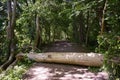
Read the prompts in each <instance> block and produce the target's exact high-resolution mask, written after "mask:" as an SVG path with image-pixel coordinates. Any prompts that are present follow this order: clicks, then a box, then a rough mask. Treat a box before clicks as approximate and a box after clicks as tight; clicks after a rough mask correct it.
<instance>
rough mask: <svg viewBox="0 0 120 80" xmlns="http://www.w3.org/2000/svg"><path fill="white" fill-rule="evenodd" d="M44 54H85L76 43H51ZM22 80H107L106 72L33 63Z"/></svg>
mask: <svg viewBox="0 0 120 80" xmlns="http://www.w3.org/2000/svg"><path fill="white" fill-rule="evenodd" d="M44 51H45V52H85V50H84V49H83V48H82V47H81V46H80V45H77V44H76V43H70V42H67V41H58V42H55V43H52V44H51V45H49V46H48V47H46V49H45V50H44ZM23 80H108V73H106V72H97V73H95V72H91V71H89V70H88V67H84V66H77V65H67V64H55V63H34V64H33V66H32V67H31V68H30V69H29V70H28V71H27V72H26V73H25V74H24V75H23Z"/></svg>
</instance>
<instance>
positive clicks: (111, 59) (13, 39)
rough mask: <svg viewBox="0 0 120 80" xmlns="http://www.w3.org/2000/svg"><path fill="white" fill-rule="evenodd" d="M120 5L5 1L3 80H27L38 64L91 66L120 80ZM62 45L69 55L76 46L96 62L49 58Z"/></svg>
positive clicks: (0, 20) (0, 4)
mask: <svg viewBox="0 0 120 80" xmlns="http://www.w3.org/2000/svg"><path fill="white" fill-rule="evenodd" d="M119 5H120V0H0V80H22V75H23V74H24V73H25V72H26V71H27V70H28V69H29V68H30V67H31V66H32V65H33V63H35V61H43V62H48V63H49V62H56V63H59V62H60V63H65V64H69V63H70V64H72V65H74V64H75V65H76V64H77V65H85V66H88V68H89V67H90V69H94V70H96V69H97V70H102V71H107V72H108V74H109V79H108V80H120V8H119ZM57 43H58V44H59V45H60V46H61V47H63V45H64V44H65V46H64V47H63V49H67V48H68V47H69V45H72V46H71V47H70V48H68V49H69V51H70V49H71V50H72V49H73V47H74V46H75V47H74V48H75V49H74V52H77V50H78V49H77V48H78V47H79V48H81V50H80V51H82V53H83V54H86V53H88V54H89V53H90V52H93V54H94V55H95V57H96V58H95V57H94V59H95V60H96V61H95V62H94V63H92V62H89V61H94V60H93V59H91V58H90V57H89V56H85V57H84V56H83V57H82V58H83V59H79V57H78V56H81V55H82V54H81V53H75V54H74V55H75V56H73V54H72V51H70V52H67V51H66V52H67V53H66V52H64V51H63V52H62V53H61V52H57V51H56V52H50V53H45V50H46V47H47V48H49V49H52V50H54V51H55V49H54V48H53V47H52V46H53V44H55V45H56V44H57ZM66 44H67V46H66ZM73 45H74V46H73ZM78 45H80V46H78ZM76 46H77V47H76ZM50 47H51V48H50ZM54 47H56V46H54ZM58 49H59V50H60V48H58ZM61 50H62V49H61ZM48 52H49V51H48ZM30 53H32V54H30ZM99 54H100V55H102V59H103V61H102V62H103V63H102V62H101V61H99ZM38 55H42V56H41V57H38ZM43 56H47V57H48V58H54V56H55V59H54V60H52V61H49V59H45V60H44V59H43ZM66 56H69V60H70V61H71V62H70V61H69V60H68V61H66V60H67V59H66V60H64V59H65V58H66ZM71 56H72V57H71ZM97 57H98V58H97ZM29 58H32V59H33V60H34V59H35V61H33V60H30V59H29ZM76 58H78V59H76ZM89 58H90V59H89ZM100 58H101V57H100ZM36 59H37V60H36ZM85 59H87V60H88V62H86V63H82V61H81V62H80V63H79V60H85ZM72 61H73V62H72ZM101 64H102V65H101ZM96 66H97V67H96ZM98 66H99V67H98ZM41 80H42V79H41ZM47 80H48V79H47ZM50 80H53V79H50ZM60 80H61V79H60ZM74 80H76V79H74ZM77 80H78V79H77ZM80 80H81V79H80ZM86 80H88V79H86ZM90 80H94V79H90ZM95 80H96V79H95ZM98 80H99V79H98ZM100 80H101V79H100Z"/></svg>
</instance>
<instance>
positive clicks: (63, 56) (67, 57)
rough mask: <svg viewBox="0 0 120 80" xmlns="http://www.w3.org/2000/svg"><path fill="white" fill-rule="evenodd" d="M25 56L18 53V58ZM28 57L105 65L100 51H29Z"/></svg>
mask: <svg viewBox="0 0 120 80" xmlns="http://www.w3.org/2000/svg"><path fill="white" fill-rule="evenodd" d="M24 56H25V54H18V55H17V56H16V58H21V57H24ZM26 57H28V58H29V59H31V60H34V61H36V62H54V63H65V64H76V65H84V66H96V67H97V66H98V67H99V66H102V65H103V55H102V54H98V53H72V52H71V53H67V52H65V53H64V52H63V53H61V52H51V53H29V54H26Z"/></svg>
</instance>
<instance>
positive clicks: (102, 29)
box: [100, 0, 108, 35]
mask: <svg viewBox="0 0 120 80" xmlns="http://www.w3.org/2000/svg"><path fill="white" fill-rule="evenodd" d="M107 2H108V0H105V3H104V8H103V14H102V20H101V32H100V34H101V35H102V34H103V32H104V29H105V25H104V23H105V22H104V17H105V10H106V7H107Z"/></svg>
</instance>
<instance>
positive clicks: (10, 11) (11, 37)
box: [1, 0, 17, 69]
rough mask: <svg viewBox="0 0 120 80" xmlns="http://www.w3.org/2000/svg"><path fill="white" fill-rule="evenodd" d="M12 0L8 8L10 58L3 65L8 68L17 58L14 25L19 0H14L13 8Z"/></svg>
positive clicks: (9, 0)
mask: <svg viewBox="0 0 120 80" xmlns="http://www.w3.org/2000/svg"><path fill="white" fill-rule="evenodd" d="M11 2H12V1H11V0H8V1H7V8H8V26H7V30H6V31H7V40H8V54H9V56H8V57H9V58H8V60H7V61H6V62H5V63H4V64H3V65H2V66H1V69H6V68H7V67H8V66H9V65H10V64H11V63H12V61H13V59H14V58H15V49H16V43H15V37H14V36H15V33H14V27H15V24H16V23H15V21H16V3H17V1H16V0H14V1H13V4H14V5H13V8H12V5H11Z"/></svg>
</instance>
